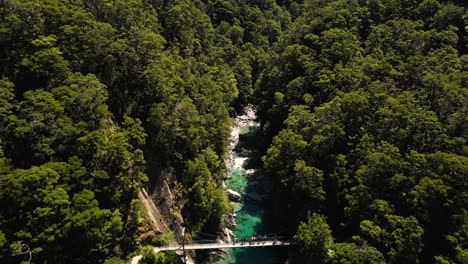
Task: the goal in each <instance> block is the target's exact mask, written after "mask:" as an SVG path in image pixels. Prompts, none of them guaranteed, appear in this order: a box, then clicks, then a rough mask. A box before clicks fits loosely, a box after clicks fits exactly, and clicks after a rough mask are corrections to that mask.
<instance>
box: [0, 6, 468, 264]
mask: <svg viewBox="0 0 468 264" xmlns="http://www.w3.org/2000/svg"><path fill="white" fill-rule="evenodd" d="M465 6H466V3H465V2H464V1H462V0H452V1H451V0H412V1H403V0H391V1H381V0H332V1H324V0H278V1H274V0H255V1H247V0H171V1H160V0H119V1H111V0H101V1H95V0H3V1H1V2H0V47H1V49H0V62H1V63H0V262H2V263H19V262H21V261H27V260H28V259H29V256H30V255H31V256H32V260H31V263H103V262H104V261H106V260H107V261H109V263H113V262H117V263H118V262H119V260H118V259H117V258H125V257H126V256H128V254H130V253H131V252H132V251H134V250H135V249H136V246H137V242H136V241H137V237H138V232H139V231H138V227H139V225H140V224H141V221H140V218H141V215H142V214H143V212H142V210H141V205H140V204H139V203H138V200H137V193H138V191H139V189H140V188H141V187H143V186H146V185H147V184H148V181H149V180H154V179H151V178H149V177H148V175H147V174H149V173H147V172H148V171H147V169H148V168H147V167H146V165H147V162H148V161H150V159H149V157H152V159H154V160H157V161H158V164H159V165H161V166H163V167H173V168H175V171H176V172H177V180H178V182H179V183H180V187H181V193H180V194H179V195H180V196H181V197H183V200H184V205H183V206H184V211H183V212H184V215H183V216H182V217H183V218H184V220H185V223H186V224H187V228H188V230H190V232H191V233H192V234H194V235H195V234H197V233H199V232H208V233H216V232H218V231H219V230H220V229H221V228H222V227H223V225H224V222H223V219H224V215H225V214H226V213H227V211H228V210H229V205H228V203H227V196H226V193H225V190H224V187H223V185H222V180H223V178H224V177H225V173H226V170H225V164H224V162H225V157H226V146H227V143H228V142H227V139H228V135H229V133H230V129H229V127H230V125H231V119H230V117H232V116H234V115H235V114H236V113H238V112H240V111H241V110H242V107H243V106H245V105H246V104H248V103H252V104H254V105H255V106H256V107H257V110H258V111H257V115H258V118H259V121H260V122H261V130H262V131H261V132H262V136H263V139H264V142H263V143H264V144H263V145H264V149H263V150H262V151H263V152H264V156H263V158H262V160H263V163H264V167H265V169H266V172H267V174H268V175H269V176H271V177H272V179H273V181H274V196H275V197H274V198H273V200H275V201H273V202H272V203H274V204H276V205H277V206H279V207H280V208H284V210H283V213H282V214H281V215H278V216H277V217H276V219H277V223H275V225H277V226H278V228H280V227H281V228H286V229H287V230H290V232H291V233H294V235H293V236H294V239H296V240H297V241H298V243H299V252H300V253H301V257H302V260H301V261H302V262H303V263H310V262H311V260H314V261H318V262H320V263H438V264H442V263H444V264H446V263H466V260H467V259H468V237H467V233H468V231H467V230H468V205H467V201H468V199H467V195H468V194H467V190H468V186H467V185H468V182H467V180H466V179H467V175H468V144H467V140H468V133H467V132H468V131H467V130H468V90H467V87H468V55H467V50H468V34H467V32H466V31H467V28H468V13H467V10H466V7H465ZM285 216H288V217H287V218H286V217H285ZM143 251H144V253H145V254H146V255H145V256H146V257H145V261H148V262H151V261H152V262H156V261H163V260H162V259H164V261H167V262H170V261H171V260H172V259H173V258H174V256H173V255H168V256H153V255H152V254H151V252H150V251H149V249H148V248H145V249H144V250H143ZM116 257H117V258H116ZM158 259H159V260H158Z"/></svg>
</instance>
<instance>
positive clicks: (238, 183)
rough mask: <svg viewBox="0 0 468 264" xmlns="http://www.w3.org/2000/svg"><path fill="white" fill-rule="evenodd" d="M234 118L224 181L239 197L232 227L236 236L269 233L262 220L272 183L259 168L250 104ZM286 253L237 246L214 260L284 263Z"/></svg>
mask: <svg viewBox="0 0 468 264" xmlns="http://www.w3.org/2000/svg"><path fill="white" fill-rule="evenodd" d="M235 121H236V122H235V125H234V126H233V127H232V133H231V137H230V141H231V146H230V155H231V156H230V158H229V160H228V163H229V164H228V171H229V173H230V174H231V177H230V178H228V179H227V180H226V181H225V183H226V185H227V187H228V188H229V189H231V190H234V191H236V192H238V193H240V194H241V195H242V200H241V201H240V202H237V203H234V205H235V212H236V215H237V218H236V219H237V220H236V223H237V227H236V228H234V230H233V231H234V234H235V236H236V237H237V238H242V237H247V238H249V237H252V236H260V235H268V234H271V233H272V231H271V230H270V228H269V225H268V222H267V221H266V220H267V219H268V215H269V213H268V212H269V210H268V209H267V208H268V206H267V204H268V203H267V201H268V200H269V196H270V195H271V190H272V183H271V180H270V179H269V178H268V177H266V176H265V174H264V173H263V170H262V168H261V166H262V163H261V160H260V153H259V151H258V150H259V149H260V145H259V144H261V142H262V141H261V138H260V131H259V130H260V126H259V123H258V122H257V121H256V115H255V110H254V108H253V107H252V106H247V107H246V108H245V109H244V113H243V114H242V115H240V116H237V117H236V119H235ZM286 257H287V251H286V250H285V249H282V248H275V247H266V248H237V249H229V250H227V254H226V256H225V258H224V259H222V260H219V261H216V262H214V263H215V264H228V263H229V264H234V263H239V264H263V263H265V264H266V263H275V264H276V263H285V259H286Z"/></svg>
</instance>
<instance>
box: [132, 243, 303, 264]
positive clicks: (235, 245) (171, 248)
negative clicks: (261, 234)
mask: <svg viewBox="0 0 468 264" xmlns="http://www.w3.org/2000/svg"><path fill="white" fill-rule="evenodd" d="M292 245H296V242H295V241H293V240H264V241H251V242H232V243H223V242H219V243H207V244H201V243H189V244H186V245H185V249H186V250H194V249H215V248H246V247H275V246H292ZM174 250H175V251H178V250H180V251H181V250H182V245H179V244H173V245H168V246H162V247H154V252H156V253H158V252H162V251H174ZM141 257H142V256H141V255H140V256H135V257H133V259H132V260H131V263H132V264H136V263H138V261H139V260H140V259H141Z"/></svg>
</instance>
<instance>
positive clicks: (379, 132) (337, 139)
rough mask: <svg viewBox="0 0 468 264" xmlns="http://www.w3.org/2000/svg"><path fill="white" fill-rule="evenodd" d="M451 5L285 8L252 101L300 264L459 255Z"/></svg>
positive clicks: (465, 224) (459, 94) (457, 101)
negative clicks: (287, 21)
mask: <svg viewBox="0 0 468 264" xmlns="http://www.w3.org/2000/svg"><path fill="white" fill-rule="evenodd" d="M462 4H463V1H437V0H424V1H398V0H396V1H380V0H367V1H358V0H355V1H353V0H346V1H344V0H338V1H321V0H308V1H305V2H304V3H303V4H301V5H298V4H297V3H292V4H291V5H290V10H291V15H292V17H293V23H292V24H291V25H290V26H289V27H288V29H287V30H286V31H285V32H284V34H283V35H282V36H281V37H280V39H279V40H278V42H277V43H276V44H275V45H274V47H273V49H272V56H271V59H270V61H269V63H268V64H267V66H266V68H265V70H264V71H263V73H262V75H261V77H260V79H259V80H258V82H257V83H256V88H257V90H256V93H257V96H256V97H255V98H257V99H258V103H257V105H258V107H259V110H260V114H259V116H260V118H261V119H262V123H263V127H264V131H265V133H266V134H267V135H271V136H274V137H273V139H272V144H271V146H270V147H269V149H268V152H267V154H266V155H265V156H264V158H263V160H264V162H265V166H266V168H267V169H268V170H269V171H270V173H271V174H272V175H273V176H274V177H275V179H276V182H277V185H276V191H277V192H276V193H277V195H278V196H279V197H283V198H282V199H281V200H279V201H278V202H277V207H279V208H282V210H283V213H282V214H281V215H283V216H287V218H284V219H283V220H282V221H283V222H284V224H285V225H287V226H288V227H292V228H294V227H296V226H298V225H299V228H298V231H297V234H296V236H295V238H296V239H298V240H299V241H300V242H301V245H302V246H301V252H302V253H303V257H304V263H312V260H315V261H318V260H320V261H318V262H319V263H468V240H467V239H468V238H467V233H468V211H467V210H468V199H467V198H468V181H467V176H468V157H467V156H468V145H467V139H468V133H467V132H468V104H467V100H468V90H467V88H468V85H467V84H468V71H467V70H468V64H467V63H468V56H467V55H466V51H467V45H468V36H467V33H466V30H467V25H468V23H467V22H468V16H467V12H466V10H465V9H464V7H463V6H462ZM271 136H270V137H271ZM285 197H287V198H285ZM284 210H287V213H284ZM299 222H300V224H299Z"/></svg>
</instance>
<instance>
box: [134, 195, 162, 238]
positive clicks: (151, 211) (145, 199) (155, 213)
mask: <svg viewBox="0 0 468 264" xmlns="http://www.w3.org/2000/svg"><path fill="white" fill-rule="evenodd" d="M138 199H140V201H141V202H142V203H143V204H144V205H145V207H146V210H147V212H148V216H149V218H150V220H151V223H152V224H153V226H154V227H155V228H156V230H155V231H156V232H161V233H163V234H166V233H167V232H168V230H167V228H166V226H165V225H164V223H163V221H162V218H161V214H160V213H159V210H158V208H157V207H156V205H155V204H154V202H153V200H152V199H151V197H149V196H148V193H147V192H146V190H145V189H143V188H142V189H141V190H140V192H139V193H138Z"/></svg>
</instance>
